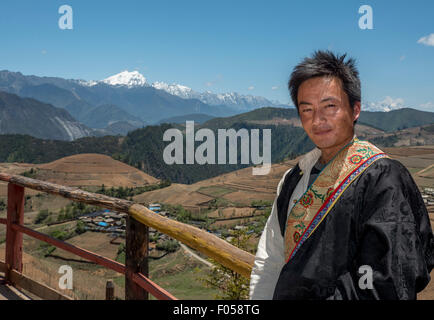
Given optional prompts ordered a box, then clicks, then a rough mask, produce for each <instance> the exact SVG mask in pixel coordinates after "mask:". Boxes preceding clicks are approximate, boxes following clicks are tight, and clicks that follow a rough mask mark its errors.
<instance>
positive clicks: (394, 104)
mask: <svg viewBox="0 0 434 320" xmlns="http://www.w3.org/2000/svg"><path fill="white" fill-rule="evenodd" d="M380 103H381V104H385V105H389V106H391V107H402V106H403V105H404V99H402V98H396V99H393V98H392V97H389V96H387V97H386V98H385V99H384V100H383V101H380Z"/></svg>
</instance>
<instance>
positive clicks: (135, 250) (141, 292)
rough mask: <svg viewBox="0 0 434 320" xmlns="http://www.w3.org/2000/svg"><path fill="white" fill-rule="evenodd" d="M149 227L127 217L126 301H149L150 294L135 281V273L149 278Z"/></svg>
mask: <svg viewBox="0 0 434 320" xmlns="http://www.w3.org/2000/svg"><path fill="white" fill-rule="evenodd" d="M148 241H149V228H148V226H146V225H144V224H142V223H140V222H138V221H137V220H135V219H134V218H132V217H130V216H128V217H127V228H126V246H125V300H148V299H149V293H148V292H147V291H146V290H145V289H143V288H142V287H140V286H139V285H138V284H136V283H135V282H134V281H133V277H132V275H133V274H134V273H138V272H140V273H142V274H143V275H144V276H145V277H148V276H149V269H148Z"/></svg>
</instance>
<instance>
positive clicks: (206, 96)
mask: <svg viewBox="0 0 434 320" xmlns="http://www.w3.org/2000/svg"><path fill="white" fill-rule="evenodd" d="M152 87H154V88H155V89H158V90H164V91H166V92H168V93H170V94H172V95H176V96H178V97H180V98H183V99H198V100H200V101H202V102H203V103H206V104H208V105H212V106H217V105H226V106H231V107H236V108H237V109H239V110H251V109H255V108H260V107H265V106H273V105H280V103H279V102H278V101H274V102H272V101H270V100H268V99H265V98H263V97H259V96H253V95H242V94H239V93H237V92H230V93H220V94H216V93H213V92H211V91H205V92H197V91H194V90H193V89H191V88H189V87H187V86H183V85H180V84H175V83H174V84H167V83H164V82H158V81H157V82H154V83H153V84H152Z"/></svg>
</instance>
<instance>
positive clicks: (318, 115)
mask: <svg viewBox="0 0 434 320" xmlns="http://www.w3.org/2000/svg"><path fill="white" fill-rule="evenodd" d="M324 120H325V116H324V113H323V112H322V110H321V109H319V108H317V109H314V110H313V115H312V124H319V123H321V122H323V121H324Z"/></svg>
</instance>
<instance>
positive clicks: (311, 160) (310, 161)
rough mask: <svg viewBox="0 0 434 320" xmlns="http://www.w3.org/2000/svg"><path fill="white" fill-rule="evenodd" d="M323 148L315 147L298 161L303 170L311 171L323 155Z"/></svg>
mask: <svg viewBox="0 0 434 320" xmlns="http://www.w3.org/2000/svg"><path fill="white" fill-rule="evenodd" d="M354 138H356V134H354V136H353V139H354ZM321 153H322V152H321V149H319V148H318V147H315V148H314V149H313V150H311V151H309V152H308V153H306V154H305V155H304V156H302V158H301V159H300V161H299V162H298V165H299V167H300V169H301V171H303V172H309V171H310V170H311V169H312V167H313V166H314V165H315V163H316V162H317V161H318V159H319V158H320V157H321Z"/></svg>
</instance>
